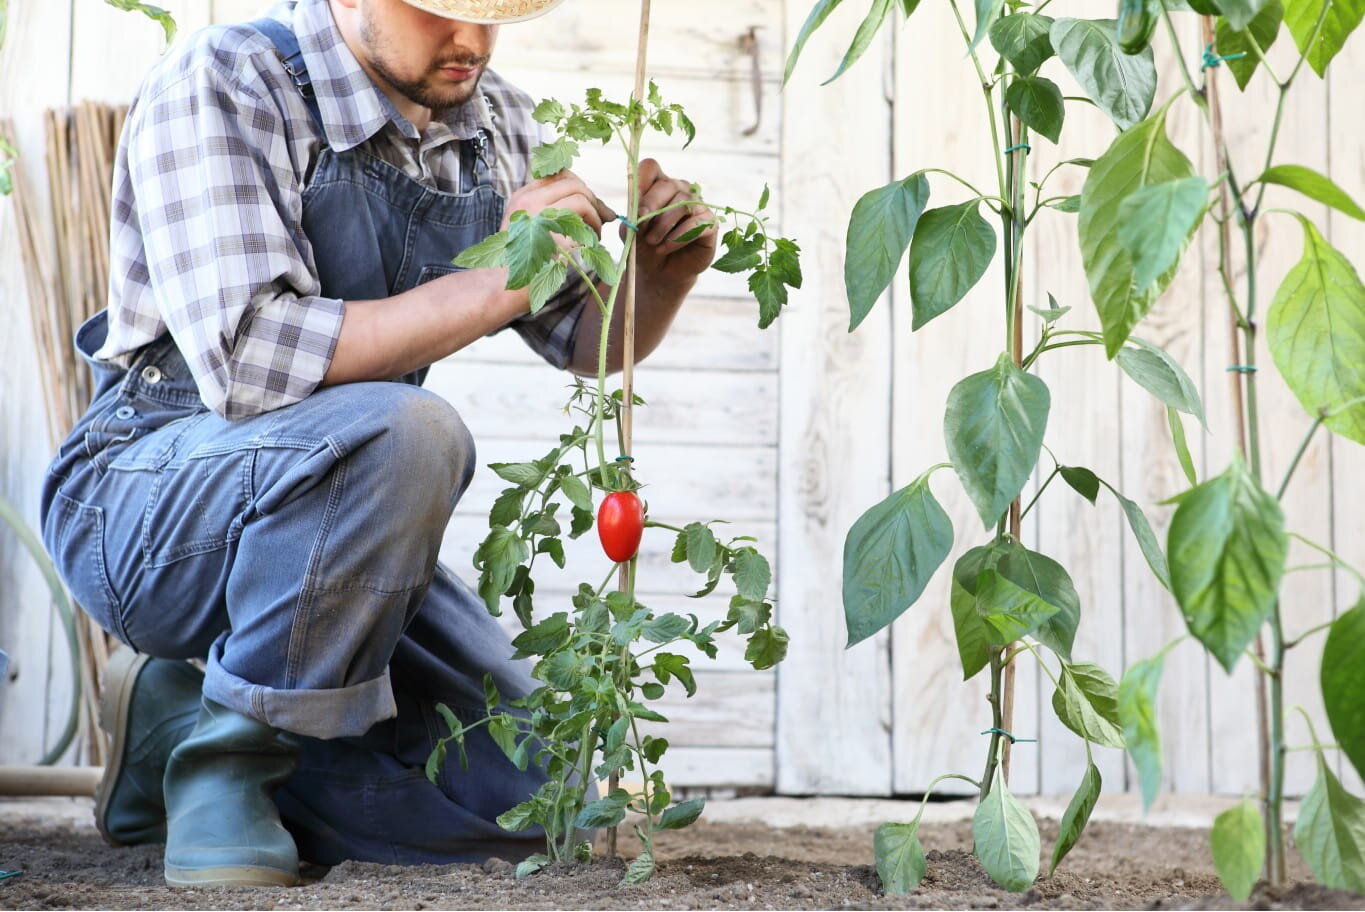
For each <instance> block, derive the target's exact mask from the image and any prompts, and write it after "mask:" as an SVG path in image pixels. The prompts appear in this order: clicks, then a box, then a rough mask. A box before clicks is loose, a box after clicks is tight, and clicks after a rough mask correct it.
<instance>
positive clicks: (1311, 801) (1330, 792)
mask: <svg viewBox="0 0 1365 912" xmlns="http://www.w3.org/2000/svg"><path fill="white" fill-rule="evenodd" d="M1294 843H1295V845H1297V846H1298V847H1299V851H1300V852H1302V853H1303V860H1304V861H1306V862H1308V867H1309V868H1310V869H1311V870H1312V871H1313V876H1314V877H1316V878H1317V879H1318V881H1319V882H1321V883H1322V884H1323V886H1327V887H1331V888H1333V889H1335V890H1351V891H1353V892H1355V893H1365V801H1361V800H1360V799H1359V798H1357V797H1355V796H1354V795H1352V794H1351V793H1350V792H1348V791H1346V789H1345V788H1344V787H1343V786H1342V784H1341V780H1339V779H1338V778H1337V777H1336V775H1335V774H1333V772H1332V771H1331V769H1329V768H1328V766H1327V762H1326V761H1325V760H1324V759H1323V757H1322V754H1321V753H1319V754H1318V778H1317V781H1316V782H1314V783H1313V787H1312V788H1311V789H1309V790H1308V794H1307V795H1304V796H1303V804H1301V805H1300V806H1299V819H1298V821H1297V822H1296V823H1295V824H1294Z"/></svg>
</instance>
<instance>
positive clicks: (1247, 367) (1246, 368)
mask: <svg viewBox="0 0 1365 912" xmlns="http://www.w3.org/2000/svg"><path fill="white" fill-rule="evenodd" d="M1228 370H1230V371H1236V372H1237V373H1239V374H1254V373H1256V365H1254V364H1230V365H1228Z"/></svg>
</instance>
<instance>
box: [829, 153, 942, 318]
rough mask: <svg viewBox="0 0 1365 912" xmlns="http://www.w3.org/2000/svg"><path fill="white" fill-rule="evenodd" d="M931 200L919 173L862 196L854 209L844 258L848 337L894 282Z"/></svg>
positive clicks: (925, 183)
mask: <svg viewBox="0 0 1365 912" xmlns="http://www.w3.org/2000/svg"><path fill="white" fill-rule="evenodd" d="M928 200H929V181H928V180H927V179H926V178H925V176H924V174H923V173H922V172H916V173H914V174H912V175H910V176H909V177H907V178H905V180H900V181H893V182H892V183H889V184H887V185H886V186H885V187H882V188H880V189H878V190H872V191H869V192H868V193H865V194H863V197H862V198H861V199H860V200H858V202H857V204H856V205H855V206H854V207H853V214H852V215H851V216H850V217H849V220H848V238H847V241H846V244H845V251H846V252H845V256H844V288H845V289H846V291H847V293H848V309H849V324H848V330H849V332H852V331H853V330H855V329H857V328H858V324H859V323H862V322H863V320H864V319H865V318H866V317H867V315H868V313H869V312H871V310H872V306H873V305H874V304H876V303H877V298H879V297H880V296H881V294H882V292H883V291H885V290H886V286H888V285H890V284H891V280H892V279H893V278H895V275H896V270H897V269H899V268H900V263H901V259H902V258H903V257H904V256H905V250H906V248H907V247H909V246H910V239H911V238H912V237H913V236H914V234H915V225H916V224H917V223H918V222H919V217H920V213H921V212H923V211H924V204H925V203H926V202H928Z"/></svg>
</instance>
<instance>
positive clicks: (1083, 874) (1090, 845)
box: [0, 814, 1365, 909]
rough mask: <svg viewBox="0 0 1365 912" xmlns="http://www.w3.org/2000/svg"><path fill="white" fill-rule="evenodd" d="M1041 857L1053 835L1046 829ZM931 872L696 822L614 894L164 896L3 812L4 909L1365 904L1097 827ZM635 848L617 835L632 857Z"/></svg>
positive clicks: (951, 852) (575, 889) (576, 888)
mask: <svg viewBox="0 0 1365 912" xmlns="http://www.w3.org/2000/svg"><path fill="white" fill-rule="evenodd" d="M1041 826H1042V832H1043V840H1044V846H1043V848H1044V858H1045V859H1046V858H1048V857H1050V852H1051V843H1052V840H1054V839H1055V838H1056V835H1057V824H1056V822H1055V821H1050V820H1044V821H1042V824H1041ZM923 839H924V844H925V848H926V849H927V850H928V862H929V873H928V875H927V877H926V878H925V880H924V883H923V884H921V886H920V888H919V890H917V891H916V892H915V893H913V894H911V895H910V896H904V897H887V896H883V895H881V893H880V890H879V887H878V881H877V874H876V871H875V869H874V868H873V867H872V861H873V858H872V827H859V828H846V829H814V828H788V829H775V828H772V827H767V826H762V825H756V824H736V823H707V822H706V821H705V820H703V821H701V822H699V823H698V824H696V825H694V826H692V827H690V828H689V829H687V830H683V831H677V832H669V833H663V834H660V837H659V839H658V854H659V860H660V866H659V871H658V874H657V875H656V876H655V878H654V879H653V880H652V881H651V882H649V883H647V884H643V885H639V886H629V887H618V886H617V884H618V883H619V882H620V880H621V875H622V873H623V871H624V864H623V863H622V862H620V861H616V860H599V861H597V862H595V863H594V864H592V865H591V866H589V867H587V868H575V869H572V870H564V871H558V872H542V873H540V874H537V875H535V876H533V877H529V878H526V879H524V880H520V881H519V880H517V879H516V878H515V877H514V876H513V869H512V865H510V864H509V863H507V862H502V861H491V862H487V863H485V864H483V865H449V866H440V867H438V866H429V867H385V866H382V865H374V864H359V863H354V862H348V863H346V864H343V865H339V866H338V867H335V868H332V869H331V870H330V871H325V872H323V871H321V870H320V871H318V872H317V873H318V874H319V875H320V876H319V879H318V880H316V881H314V882H312V883H309V884H307V885H306V886H302V887H296V888H292V889H279V888H276V889H252V888H214V889H180V890H171V889H169V888H167V887H165V886H164V885H163V883H162V879H161V848H160V847H159V846H139V847H134V848H118V849H115V848H110V847H108V846H106V845H105V844H104V843H103V842H102V841H101V839H100V837H99V836H98V834H97V833H96V832H95V830H94V827H93V826H92V825H88V824H86V823H84V822H82V821H78V822H74V823H73V822H72V821H71V820H62V819H54V818H53V817H51V816H46V817H44V816H39V815H36V814H35V815H22V814H21V815H18V816H14V815H11V816H10V817H9V818H8V820H7V825H6V826H5V827H4V832H0V868H3V869H5V870H9V871H14V870H18V871H21V872H22V874H20V875H19V876H16V877H10V878H6V879H4V880H0V908H6V909H1019V908H1030V909H1144V908H1146V909H1247V908H1252V909H1365V897H1362V896H1358V895H1355V894H1351V893H1342V892H1340V891H1334V890H1328V889H1325V888H1322V887H1318V886H1315V885H1313V884H1311V883H1310V882H1309V880H1310V877H1309V873H1308V871H1307V869H1306V868H1305V867H1304V865H1303V863H1302V861H1301V860H1300V859H1299V858H1298V857H1297V856H1296V857H1294V858H1293V865H1292V869H1291V877H1292V879H1293V880H1294V881H1295V883H1294V884H1293V885H1292V886H1291V887H1288V888H1286V889H1283V890H1271V889H1269V888H1268V887H1266V886H1265V885H1261V886H1258V887H1257V889H1256V891H1255V892H1254V893H1253V894H1252V897H1251V901H1250V902H1249V903H1237V902H1235V901H1234V900H1232V899H1231V898H1230V897H1229V896H1228V895H1227V894H1226V893H1224V892H1223V891H1222V889H1221V887H1220V886H1219V884H1218V879H1217V877H1216V876H1215V875H1214V873H1213V869H1212V865H1211V862H1210V861H1209V852H1208V845H1207V841H1206V840H1207V837H1206V835H1205V833H1204V832H1202V831H1200V830H1196V829H1187V828H1160V827H1153V826H1136V825H1132V824H1126V823H1107V822H1095V823H1092V824H1091V826H1090V828H1089V829H1088V830H1087V832H1086V834H1085V836H1084V838H1083V839H1082V840H1081V843H1080V845H1078V846H1077V847H1076V849H1075V850H1073V852H1072V853H1071V855H1070V856H1069V857H1068V858H1067V860H1066V861H1065V862H1064V863H1063V865H1062V868H1061V869H1060V870H1059V871H1058V872H1057V873H1056V875H1055V876H1053V877H1046V876H1044V877H1042V878H1040V879H1039V881H1038V882H1037V884H1036V885H1035V886H1034V887H1033V888H1032V889H1031V890H1029V891H1027V892H1025V893H1007V892H1005V891H1003V890H1001V889H999V888H998V887H996V886H995V885H994V884H992V883H991V881H990V879H989V878H988V877H987V876H986V874H985V872H984V871H982V869H981V867H980V865H978V864H977V862H976V859H974V858H972V857H971V856H970V855H969V854H968V850H969V849H970V839H971V837H970V828H969V824H967V823H965V822H963V823H951V824H926V825H925V826H924V828H923ZM635 848H636V846H635V845H634V844H632V843H630V842H627V841H626V840H624V839H623V840H622V850H623V852H624V853H626V854H628V855H633V853H634V850H635Z"/></svg>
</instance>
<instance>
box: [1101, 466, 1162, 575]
mask: <svg viewBox="0 0 1365 912" xmlns="http://www.w3.org/2000/svg"><path fill="white" fill-rule="evenodd" d="M1106 487H1107V486H1106ZM1109 490H1110V491H1111V492H1113V495H1114V496H1115V497H1117V498H1118V501H1119V506H1121V507H1123V515H1124V517H1125V518H1126V519H1127V520H1128V528H1129V529H1132V530H1133V537H1134V538H1136V539H1137V543H1138V548H1139V549H1141V551H1142V556H1143V557H1144V558H1146V559H1147V566H1149V567H1151V568H1152V574H1153V575H1154V576H1156V578H1157V580H1158V581H1159V582H1160V583H1161V585H1162V586H1164V587H1166V588H1167V589H1170V588H1171V570H1170V567H1169V565H1168V564H1167V563H1166V554H1165V552H1163V551H1162V550H1161V543H1160V542H1158V541H1157V538H1156V533H1155V532H1153V531H1152V524H1151V523H1149V522H1148V521H1147V515H1146V514H1145V513H1143V512H1142V508H1141V507H1139V506H1138V505H1137V504H1136V503H1134V502H1133V501H1131V500H1129V499H1128V498H1127V497H1124V496H1123V495H1122V494H1120V493H1119V492H1118V491H1115V490H1114V489H1113V488H1109Z"/></svg>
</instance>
